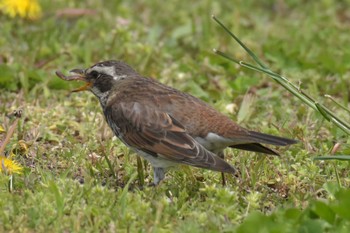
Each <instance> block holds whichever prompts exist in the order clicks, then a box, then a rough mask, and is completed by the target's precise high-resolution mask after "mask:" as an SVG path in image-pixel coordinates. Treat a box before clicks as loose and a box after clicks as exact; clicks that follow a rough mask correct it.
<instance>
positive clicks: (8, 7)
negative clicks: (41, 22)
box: [0, 0, 41, 20]
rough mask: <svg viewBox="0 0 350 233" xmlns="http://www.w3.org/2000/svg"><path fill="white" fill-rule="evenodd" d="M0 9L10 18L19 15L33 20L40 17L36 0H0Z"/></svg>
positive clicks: (39, 9) (39, 8)
mask: <svg viewBox="0 0 350 233" xmlns="http://www.w3.org/2000/svg"><path fill="white" fill-rule="evenodd" d="M0 11H2V12H3V13H4V14H6V15H8V16H10V17H12V18H14V17H16V16H19V17H21V18H25V19H31V20H34V19H38V18H40V17H41V7H40V5H39V3H38V1H37V0H0Z"/></svg>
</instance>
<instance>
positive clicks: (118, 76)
mask: <svg viewBox="0 0 350 233" xmlns="http://www.w3.org/2000/svg"><path fill="white" fill-rule="evenodd" d="M70 73H71V74H72V75H69V76H65V75H63V74H62V73H61V72H59V71H57V72H56V75H57V76H58V77H59V78H61V79H64V80H66V81H71V80H80V81H84V82H86V84H85V85H84V86H82V87H80V88H78V89H75V90H73V92H78V91H84V90H90V91H91V92H92V93H94V94H95V95H96V96H97V97H99V98H101V97H102V96H105V95H106V94H108V93H109V91H110V90H111V89H112V88H113V87H114V86H115V85H117V83H118V82H119V81H121V80H123V79H126V78H128V76H134V75H136V74H137V72H136V71H135V70H134V69H133V68H131V67H130V66H129V65H127V64H126V63H124V62H122V61H114V60H110V61H103V62H99V63H97V64H95V65H93V66H91V67H90V68H87V69H73V70H71V71H70Z"/></svg>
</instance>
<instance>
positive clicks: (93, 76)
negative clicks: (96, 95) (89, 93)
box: [89, 71, 100, 79]
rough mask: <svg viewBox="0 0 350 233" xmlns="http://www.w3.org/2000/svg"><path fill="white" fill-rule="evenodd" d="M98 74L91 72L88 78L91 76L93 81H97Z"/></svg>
mask: <svg viewBox="0 0 350 233" xmlns="http://www.w3.org/2000/svg"><path fill="white" fill-rule="evenodd" d="M99 75H100V74H99V73H98V72H97V71H92V72H91V73H90V74H89V76H91V77H92V78H94V79H97V78H98V77H99Z"/></svg>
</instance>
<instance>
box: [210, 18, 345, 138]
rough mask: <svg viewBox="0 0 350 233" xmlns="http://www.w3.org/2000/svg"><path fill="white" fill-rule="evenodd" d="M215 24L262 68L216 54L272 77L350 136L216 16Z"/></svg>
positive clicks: (341, 123) (332, 116) (336, 119)
mask: <svg viewBox="0 0 350 233" xmlns="http://www.w3.org/2000/svg"><path fill="white" fill-rule="evenodd" d="M212 18H213V19H214V21H215V22H217V23H218V24H219V25H220V26H221V27H222V28H223V29H224V30H225V31H226V32H227V33H228V34H229V35H230V36H231V37H232V38H233V39H234V40H235V41H236V42H237V43H238V44H239V45H240V46H241V47H242V48H243V49H244V50H245V51H246V52H247V53H248V54H249V55H250V56H251V57H252V59H253V60H254V61H255V62H256V63H257V64H258V65H259V66H260V67H261V68H259V67H256V66H254V65H251V64H249V63H246V62H243V61H238V60H236V59H235V58H232V57H231V56H229V55H227V54H226V53H224V52H221V51H219V50H216V49H214V52H215V53H216V54H218V55H220V56H222V57H224V58H226V59H228V60H230V61H232V62H234V63H236V64H239V65H240V66H243V67H246V68H248V69H251V70H255V71H258V72H262V73H265V74H267V75H269V76H270V77H272V78H273V79H274V80H275V81H276V82H278V83H279V84H280V85H281V86H283V87H284V88H285V89H287V90H288V91H289V92H291V93H292V94H293V95H294V96H296V97H298V98H299V99H300V100H301V101H302V102H304V103H305V104H307V105H308V106H309V107H311V108H312V109H314V110H316V111H318V112H319V113H320V114H321V115H322V116H323V117H324V118H325V119H327V120H328V121H331V122H332V123H333V124H335V125H336V126H337V127H338V128H340V129H341V130H343V131H344V132H345V133H346V134H348V135H350V125H349V124H348V123H347V122H345V121H343V120H342V119H340V118H339V117H337V116H336V115H335V114H334V113H333V112H332V111H331V110H329V109H328V108H326V107H325V106H323V105H321V104H319V103H317V102H316V101H315V100H314V99H313V98H312V97H310V96H309V95H307V94H306V93H305V92H303V91H302V90H301V89H300V88H299V87H297V86H296V85H294V84H292V83H291V82H290V81H289V80H288V79H287V78H285V77H283V76H281V75H279V74H277V73H275V72H273V71H271V70H270V69H269V68H268V67H267V66H266V65H264V63H263V62H262V61H261V60H260V59H259V58H258V57H257V56H256V55H255V54H254V53H253V52H252V51H251V50H250V49H249V48H248V47H247V46H246V45H245V44H244V43H243V42H242V41H241V40H240V39H239V38H238V37H237V36H236V35H235V34H233V33H232V32H231V31H230V30H229V29H228V28H227V27H226V26H225V25H224V24H223V23H221V21H220V20H218V19H217V18H216V17H215V16H212Z"/></svg>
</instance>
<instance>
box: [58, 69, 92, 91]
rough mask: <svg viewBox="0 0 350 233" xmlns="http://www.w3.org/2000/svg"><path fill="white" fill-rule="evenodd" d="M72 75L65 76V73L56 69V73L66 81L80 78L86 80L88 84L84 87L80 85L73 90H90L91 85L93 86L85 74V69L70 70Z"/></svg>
mask: <svg viewBox="0 0 350 233" xmlns="http://www.w3.org/2000/svg"><path fill="white" fill-rule="evenodd" d="M69 72H70V73H71V74H72V75H69V76H65V75H64V74H62V73H61V72H60V71H56V75H57V76H58V77H59V78H61V79H63V80H66V81H72V80H80V81H84V82H86V84H85V85H84V86H82V87H79V88H77V89H74V90H73V91H72V92H79V91H85V90H88V89H89V88H90V87H92V82H89V81H88V80H87V79H86V76H85V70H83V69H73V70H71V71H69Z"/></svg>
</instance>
